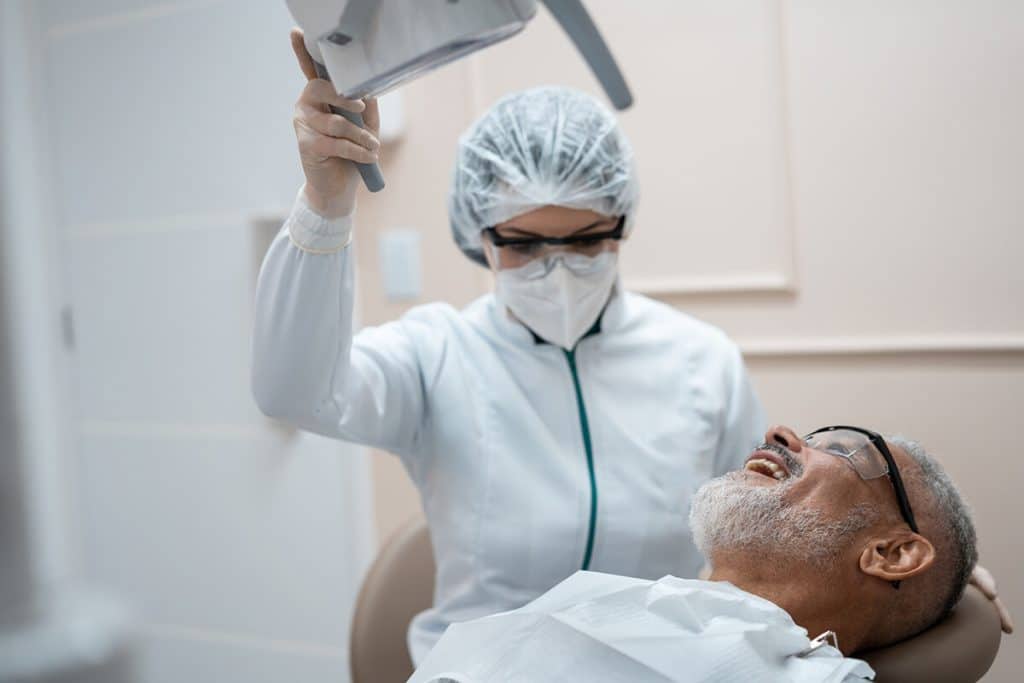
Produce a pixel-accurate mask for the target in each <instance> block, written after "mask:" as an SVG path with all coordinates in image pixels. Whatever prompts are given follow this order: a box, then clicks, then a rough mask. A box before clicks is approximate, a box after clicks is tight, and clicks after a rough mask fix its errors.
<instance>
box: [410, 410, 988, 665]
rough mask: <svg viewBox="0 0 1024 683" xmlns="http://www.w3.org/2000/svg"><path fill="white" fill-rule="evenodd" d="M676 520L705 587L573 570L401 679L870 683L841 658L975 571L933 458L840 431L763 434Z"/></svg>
mask: <svg viewBox="0 0 1024 683" xmlns="http://www.w3.org/2000/svg"><path fill="white" fill-rule="evenodd" d="M690 523H691V525H692V528H693V532H694V536H695V538H696V540H697V543H698V546H699V547H700V549H701V551H702V552H703V553H704V555H705V557H707V558H708V560H709V562H710V564H711V566H712V567H713V570H712V573H711V575H710V580H709V581H698V580H687V579H679V578H675V577H671V576H666V577H664V578H662V579H660V580H658V581H648V580H643V579H633V578H627V577H621V576H612V575H608V574H598V573H594V572H578V573H576V574H575V575H573V576H571V577H569V578H568V579H566V580H565V581H563V582H562V583H561V584H559V585H557V586H555V587H554V588H553V589H551V590H550V591H548V592H547V593H546V594H544V595H543V596H541V597H540V598H538V599H537V600H535V601H533V602H532V603H530V604H528V605H526V606H525V607H522V608H520V609H518V610H514V611H512V612H506V613H503V614H498V615H494V616H491V617H485V618H483V619H477V620H475V621H470V622H466V623H462V624H455V625H453V626H451V627H449V629H448V631H447V632H446V633H445V635H444V637H443V638H442V639H441V640H440V642H439V643H438V645H437V646H436V647H435V648H434V650H433V651H432V652H431V653H430V655H429V656H428V657H427V659H426V660H425V661H424V663H423V665H422V666H421V667H420V669H419V670H418V671H417V672H416V674H415V675H414V676H413V677H412V679H410V680H411V681H412V682H413V683H419V682H427V681H446V680H450V681H459V682H460V683H478V682H479V683H483V682H485V681H487V682H490V681H499V680H500V681H505V680H509V681H511V680H515V681H520V680H522V681H560V682H561V681H631V682H635V681H710V680H714V681H850V680H870V679H872V678H873V677H874V672H873V671H872V669H871V667H870V666H868V664H867V663H865V662H863V661H861V660H858V659H855V658H852V657H850V655H851V653H855V652H859V651H864V650H868V649H871V648H876V647H880V646H883V645H887V644H890V643H894V642H896V641H899V640H902V639H904V638H907V637H909V636H912V635H914V634H916V633H918V632H920V631H922V630H924V629H926V628H928V627H929V626H930V625H932V624H934V623H935V622H937V621H938V620H939V619H941V618H942V617H944V616H945V615H946V614H948V613H949V611H950V610H952V609H953V607H954V606H955V605H956V603H957V601H958V600H959V599H960V596H961V595H962V593H963V591H964V588H965V586H966V584H967V582H968V579H969V577H970V575H971V570H972V569H973V567H974V565H975V562H976V561H977V549H976V542H975V531H974V525H973V523H972V521H971V518H970V515H969V513H968V510H967V507H966V505H965V504H964V501H963V500H962V499H961V497H960V495H959V493H958V492H957V490H956V487H955V486H954V485H953V482H952V481H951V480H950V478H949V476H948V475H946V473H945V472H944V471H943V470H942V468H941V467H940V466H939V465H938V463H936V462H935V460H934V459H932V458H931V457H930V456H929V455H928V454H926V453H925V452H924V450H923V449H922V448H921V447H920V446H919V445H917V444H916V443H914V442H911V441H906V440H903V439H898V438H883V437H881V436H880V435H878V434H876V433H874V432H871V431H868V430H863V429H860V428H856V427H828V428H825V429H821V430H817V431H815V432H813V433H811V434H810V435H808V436H807V437H805V438H800V437H798V436H797V435H796V434H795V433H794V432H793V430H791V429H789V428H788V427H774V428H772V429H771V430H769V431H768V433H767V434H766V441H765V444H764V445H762V446H761V447H759V448H758V449H757V450H755V451H754V453H753V454H751V456H750V458H749V459H748V460H747V462H746V465H745V467H744V468H743V469H741V470H738V471H735V472H730V473H729V474H726V475H725V476H722V477H719V478H718V479H713V480H711V481H710V482H708V483H706V484H705V485H704V486H702V487H701V488H700V489H699V490H698V491H697V493H696V494H695V497H694V500H693V505H692V507H691V510H690ZM819 634H821V637H820V638H818V637H816V636H819ZM808 636H810V638H808Z"/></svg>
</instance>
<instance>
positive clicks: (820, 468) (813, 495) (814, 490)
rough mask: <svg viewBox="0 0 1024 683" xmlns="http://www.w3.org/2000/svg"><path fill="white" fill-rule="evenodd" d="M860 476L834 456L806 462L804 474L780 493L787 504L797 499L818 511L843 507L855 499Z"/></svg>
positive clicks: (849, 504)
mask: <svg viewBox="0 0 1024 683" xmlns="http://www.w3.org/2000/svg"><path fill="white" fill-rule="evenodd" d="M861 483H862V482H861V481H860V477H859V476H858V475H857V473H856V472H854V471H853V468H851V467H850V466H849V465H847V464H846V463H844V462H843V461H841V460H840V459H838V458H834V457H830V458H829V460H828V461H818V460H815V461H814V462H809V463H807V464H806V465H805V469H804V475H803V476H802V477H801V478H800V481H799V482H797V484H796V485H795V486H793V488H792V489H791V490H790V491H788V492H787V494H786V495H785V496H784V500H785V501H786V502H788V503H796V502H800V503H801V504H803V505H807V506H808V507H813V508H816V509H819V510H825V511H829V510H835V509H837V508H839V509H847V508H849V507H850V506H851V505H853V504H854V503H855V502H856V501H855V498H856V495H857V487H858V486H859V485H860V484H861Z"/></svg>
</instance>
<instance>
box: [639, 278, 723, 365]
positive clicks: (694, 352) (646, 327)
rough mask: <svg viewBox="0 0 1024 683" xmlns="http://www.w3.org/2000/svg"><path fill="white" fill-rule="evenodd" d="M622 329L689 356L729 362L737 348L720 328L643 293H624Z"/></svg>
mask: <svg viewBox="0 0 1024 683" xmlns="http://www.w3.org/2000/svg"><path fill="white" fill-rule="evenodd" d="M623 297H624V308H625V316H624V317H625V331H626V332H627V334H632V335H637V336H639V337H642V338H644V339H648V340H650V341H651V342H654V343H657V344H659V345H667V346H670V347H672V348H673V349H674V350H676V351H678V352H680V353H683V354H685V355H687V356H690V357H700V358H701V359H704V360H708V359H712V358H720V359H722V360H723V361H732V360H735V359H737V358H738V357H739V348H738V347H737V346H736V343H735V342H734V341H733V340H732V339H730V338H729V336H728V335H727V334H726V333H725V332H723V331H722V330H721V329H720V328H718V327H716V326H714V325H712V324H710V323H707V322H705V321H703V320H700V319H698V318H695V317H693V316H692V315H689V314H687V313H684V312H682V311H680V310H679V309H677V308H674V307H672V306H669V305H668V304H664V303H662V302H660V301H655V300H654V299H651V298H649V297H646V296H643V295H642V294H636V293H634V292H625V293H624V294H623Z"/></svg>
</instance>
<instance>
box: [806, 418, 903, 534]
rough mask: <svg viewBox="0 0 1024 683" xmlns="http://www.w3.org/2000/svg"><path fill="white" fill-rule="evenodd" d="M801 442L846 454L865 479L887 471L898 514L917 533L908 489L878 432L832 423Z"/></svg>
mask: <svg viewBox="0 0 1024 683" xmlns="http://www.w3.org/2000/svg"><path fill="white" fill-rule="evenodd" d="M804 442H805V443H806V444H807V445H808V446H810V447H811V448H814V449H816V450H819V451H824V452H826V453H828V454H830V455H835V456H838V457H840V458H845V459H846V461H847V462H848V463H850V465H852V466H853V469H854V470H855V471H856V472H857V474H859V475H860V478H861V479H864V480H865V481H869V480H871V479H878V478H879V477H884V476H885V475H889V481H891V482H892V487H893V490H895V491H896V502H897V503H898V504H899V506H900V514H901V515H903V520H904V521H905V522H906V523H907V525H908V526H909V527H910V528H911V529H912V530H913V531H914V533H918V529H917V522H916V521H914V512H913V510H911V509H910V499H909V498H907V490H906V488H904V486H903V478H902V477H900V470H899V468H898V467H896V460H895V459H894V458H893V457H892V452H891V451H890V450H889V446H888V445H887V444H886V443H885V439H883V438H882V435H881V434H878V433H877V432H873V431H871V430H869V429H862V428H861V427H850V426H849V425H834V426H832V427H822V428H821V429H816V430H814V431H813V432H811V433H810V434H808V435H807V436H805V437H804Z"/></svg>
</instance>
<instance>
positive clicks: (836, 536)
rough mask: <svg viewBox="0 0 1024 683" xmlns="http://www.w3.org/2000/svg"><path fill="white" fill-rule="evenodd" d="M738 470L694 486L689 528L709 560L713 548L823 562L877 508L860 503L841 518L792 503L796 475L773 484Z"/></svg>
mask: <svg viewBox="0 0 1024 683" xmlns="http://www.w3.org/2000/svg"><path fill="white" fill-rule="evenodd" d="M745 476H749V475H744V474H742V473H741V472H730V473H728V474H726V475H724V476H721V477H718V478H716V479H712V480H711V481H709V482H707V483H706V484H704V485H703V486H701V487H700V489H698V490H697V493H696V495H695V496H694V499H693V505H692V507H691V508H690V528H691V530H692V531H693V538H694V542H695V543H696V544H697V548H698V549H699V550H700V551H701V553H703V555H704V557H706V558H708V559H709V560H710V559H711V557H712V556H713V555H714V553H715V552H716V551H722V550H729V551H735V550H748V551H757V552H761V553H764V554H765V556H766V557H768V558H771V557H784V558H793V557H802V558H806V559H807V560H808V561H810V562H811V563H813V564H814V565H816V566H824V565H826V564H828V562H829V560H831V559H833V558H835V557H836V556H838V555H839V553H841V552H842V550H843V549H844V548H846V545H847V543H848V541H849V540H850V538H851V537H852V536H853V535H854V534H856V533H857V532H859V531H861V530H863V529H866V528H867V527H869V526H871V525H872V524H873V523H874V522H875V520H876V519H877V518H878V513H877V512H876V511H875V510H874V508H872V507H870V506H868V505H858V506H855V507H854V508H853V509H851V510H850V511H849V512H848V513H847V514H846V515H845V516H844V517H843V518H841V519H830V518H829V517H828V516H826V514H825V513H824V512H822V511H821V510H817V509H815V508H810V507H801V506H797V505H790V504H788V503H786V501H784V500H783V495H784V494H785V492H786V491H787V490H788V489H789V488H791V487H792V486H793V485H794V484H795V483H796V482H797V478H795V477H794V478H793V479H791V480H790V481H785V482H783V483H781V484H778V485H775V486H752V485H750V484H747V483H744V481H743V479H744V477H745Z"/></svg>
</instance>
